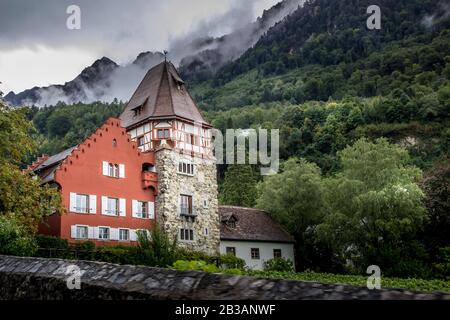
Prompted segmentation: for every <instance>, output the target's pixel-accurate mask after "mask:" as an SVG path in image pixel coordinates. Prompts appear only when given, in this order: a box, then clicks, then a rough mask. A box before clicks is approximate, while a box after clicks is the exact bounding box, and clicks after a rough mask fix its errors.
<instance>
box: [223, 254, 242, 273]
mask: <svg viewBox="0 0 450 320" xmlns="http://www.w3.org/2000/svg"><path fill="white" fill-rule="evenodd" d="M219 263H220V266H221V267H222V268H223V269H238V270H242V269H244V267H245V260H243V259H241V258H238V257H236V256H235V255H232V254H223V255H221V256H220V257H219Z"/></svg>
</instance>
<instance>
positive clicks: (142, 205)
mask: <svg viewBox="0 0 450 320" xmlns="http://www.w3.org/2000/svg"><path fill="white" fill-rule="evenodd" d="M136 214H137V216H138V217H139V218H143V219H147V218H148V202H142V201H138V202H137V212H136Z"/></svg>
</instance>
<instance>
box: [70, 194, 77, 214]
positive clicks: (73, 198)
mask: <svg viewBox="0 0 450 320" xmlns="http://www.w3.org/2000/svg"><path fill="white" fill-rule="evenodd" d="M76 206H77V194H76V193H75V192H71V193H70V198H69V211H70V212H77V210H76Z"/></svg>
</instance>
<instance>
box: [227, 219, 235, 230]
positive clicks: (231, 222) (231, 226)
mask: <svg viewBox="0 0 450 320" xmlns="http://www.w3.org/2000/svg"><path fill="white" fill-rule="evenodd" d="M227 226H228V227H229V228H231V229H236V220H230V221H228V222H227Z"/></svg>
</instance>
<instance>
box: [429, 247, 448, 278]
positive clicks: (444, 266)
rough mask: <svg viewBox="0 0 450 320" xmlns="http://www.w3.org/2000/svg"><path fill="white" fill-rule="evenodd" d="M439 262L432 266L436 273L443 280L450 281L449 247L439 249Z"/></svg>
mask: <svg viewBox="0 0 450 320" xmlns="http://www.w3.org/2000/svg"><path fill="white" fill-rule="evenodd" d="M440 257H441V262H439V263H435V264H434V265H433V267H434V269H435V270H436V273H437V274H438V275H439V276H440V277H441V278H443V279H446V280H450V247H445V248H441V250H440Z"/></svg>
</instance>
